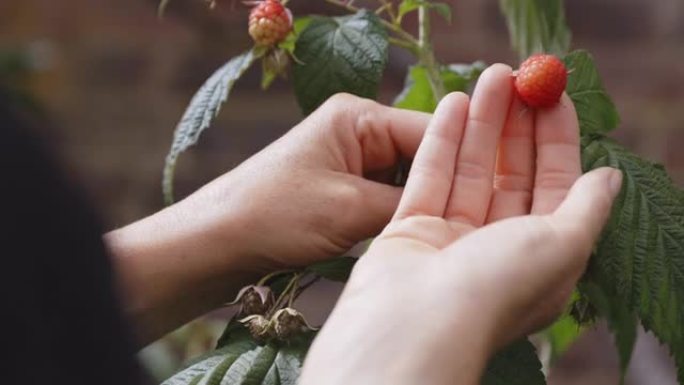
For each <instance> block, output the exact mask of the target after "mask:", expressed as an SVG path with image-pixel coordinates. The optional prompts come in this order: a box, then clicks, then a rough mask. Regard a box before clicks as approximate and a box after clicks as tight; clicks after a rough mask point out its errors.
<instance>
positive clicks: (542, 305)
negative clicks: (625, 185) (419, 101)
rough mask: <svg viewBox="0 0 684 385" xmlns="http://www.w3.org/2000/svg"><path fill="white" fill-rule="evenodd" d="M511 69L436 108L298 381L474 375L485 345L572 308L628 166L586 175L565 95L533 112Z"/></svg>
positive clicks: (498, 70)
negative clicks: (385, 217) (394, 200)
mask: <svg viewBox="0 0 684 385" xmlns="http://www.w3.org/2000/svg"><path fill="white" fill-rule="evenodd" d="M511 79H512V76H511V69H510V68H509V67H507V66H504V65H494V66H492V67H490V68H489V69H487V70H486V71H485V72H484V73H483V74H482V76H481V78H480V80H479V82H478V85H477V87H476V89H475V91H474V94H473V97H472V100H469V99H468V97H467V96H466V95H464V94H460V93H455V94H451V95H448V96H447V97H445V98H444V100H442V102H441V103H440V104H439V106H438V108H437V111H436V112H435V114H434V117H433V118H432V120H431V121H430V124H429V126H428V128H427V131H426V133H425V137H424V139H423V141H422V143H421V145H420V148H419V149H418V152H417V154H416V156H415V159H414V162H413V165H412V168H411V172H410V174H409V178H408V181H407V184H406V187H405V190H404V194H403V196H402V198H401V201H400V203H399V206H398V209H397V211H396V212H395V214H394V216H393V218H392V220H391V222H390V223H389V224H388V226H387V227H386V228H385V229H384V231H383V232H382V233H381V235H380V236H378V237H377V238H376V239H375V240H374V242H373V243H372V244H371V247H370V249H369V250H368V252H367V253H366V255H364V257H363V258H362V259H361V261H360V262H359V263H358V264H357V266H356V268H355V270H354V272H353V274H352V277H351V279H350V281H349V283H348V285H347V288H346V289H345V292H344V293H343V295H342V297H341V299H340V301H339V302H338V305H337V307H336V308H335V310H334V311H333V314H332V315H331V317H330V319H329V320H328V323H327V324H326V326H325V327H324V328H323V330H322V331H321V333H320V335H319V337H318V339H317V340H316V342H315V343H314V346H313V347H312V349H311V352H310V354H309V358H307V362H306V365H305V370H304V376H303V378H304V381H303V382H302V383H304V384H308V383H315V382H316V381H315V380H316V378H317V376H318V374H319V373H320V370H319V369H316V368H318V367H323V368H327V369H326V370H327V372H326V374H325V375H326V376H327V377H326V378H327V379H328V380H329V382H328V383H331V384H334V383H350V382H349V381H356V383H390V381H392V382H391V383H406V384H411V383H431V384H439V383H445V384H446V383H476V382H477V381H478V379H479V375H480V371H481V370H482V367H483V366H484V364H485V363H486V360H487V357H488V356H489V355H490V354H491V353H493V352H494V351H495V350H496V349H498V348H500V347H502V346H503V345H505V344H507V343H508V342H511V341H512V340H513V339H516V338H519V337H520V336H522V335H524V334H526V333H529V332H531V331H533V330H535V329H537V328H539V327H540V326H543V325H544V324H546V323H548V322H549V321H551V320H552V319H553V318H554V317H555V316H557V315H558V313H559V312H560V310H561V309H562V308H563V307H564V305H565V304H566V301H567V300H568V298H569V295H570V293H571V291H572V288H573V286H574V285H575V283H576V281H577V280H578V279H579V277H580V275H581V274H582V272H583V270H584V268H585V266H586V262H587V260H588V257H589V255H590V253H591V250H592V246H593V244H594V242H595V240H596V238H597V237H598V235H599V233H600V231H601V229H602V227H603V225H604V223H605V221H606V219H607V217H608V215H609V212H610V208H611V205H612V201H613V199H614V197H615V195H616V194H617V193H618V191H619V189H620V186H621V175H620V174H619V172H618V171H615V170H612V169H601V170H597V171H594V172H591V173H589V174H587V175H585V176H583V177H581V178H579V177H580V174H581V167H580V151H579V128H578V123H577V117H576V113H575V110H574V107H573V105H572V102H571V101H570V99H569V98H568V97H567V96H566V95H564V96H563V98H562V99H561V101H560V103H559V104H558V105H557V106H555V107H553V108H550V109H544V110H538V111H534V110H530V109H528V108H526V107H525V106H524V105H523V104H522V103H521V102H520V101H519V100H518V98H517V97H516V96H515V93H514V91H513V88H512V81H511ZM578 178H579V180H578ZM330 346H334V347H335V348H334V349H335V350H334V351H331V349H332V348H330ZM347 348H348V350H349V351H347ZM351 351H355V352H356V355H358V356H360V357H361V358H358V359H357V358H354V357H355V356H354V355H353V354H350V352H351ZM396 352H412V354H411V355H410V357H408V358H405V357H404V358H402V357H397V354H396ZM342 357H345V358H342ZM335 365H337V367H338V369H336V370H333V371H332V373H331V371H330V369H329V368H330V367H331V366H335ZM373 367H382V368H383V369H382V370H377V369H373ZM350 375H352V377H350Z"/></svg>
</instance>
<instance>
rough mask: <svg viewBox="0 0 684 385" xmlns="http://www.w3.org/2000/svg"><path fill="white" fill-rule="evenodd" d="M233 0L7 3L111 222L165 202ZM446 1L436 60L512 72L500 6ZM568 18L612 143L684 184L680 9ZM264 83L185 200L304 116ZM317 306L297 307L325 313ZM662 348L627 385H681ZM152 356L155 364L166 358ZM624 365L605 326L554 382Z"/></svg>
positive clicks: (635, 3) (607, 375) (187, 183)
mask: <svg viewBox="0 0 684 385" xmlns="http://www.w3.org/2000/svg"><path fill="white" fill-rule="evenodd" d="M219 2H220V0H219ZM228 3H229V0H224V4H220V5H221V6H220V7H219V9H218V11H216V12H209V11H207V9H206V7H205V6H204V4H203V2H202V1H200V0H172V1H171V6H170V8H169V12H168V14H167V17H166V18H165V20H164V21H163V22H160V21H159V20H158V19H157V18H156V14H155V12H156V10H155V7H156V4H155V2H154V1H153V0H116V1H113V0H62V1H56V0H3V1H1V2H0V52H2V51H15V52H20V53H22V54H25V55H27V57H28V58H30V63H31V73H30V75H29V76H28V77H26V78H24V79H23V80H22V81H21V83H22V85H23V86H24V87H25V89H27V90H29V92H30V93H31V94H32V95H34V97H35V98H36V100H38V102H39V104H40V105H41V106H42V108H43V109H44V111H45V114H46V116H47V117H48V119H49V120H50V121H51V122H53V124H52V125H50V126H49V128H47V129H46V131H48V132H46V133H45V134H46V136H47V137H50V138H52V139H51V140H53V141H54V144H55V146H56V147H57V148H58V149H59V150H60V152H61V153H62V155H63V157H64V158H65V162H66V164H67V165H68V167H67V168H68V171H69V172H70V174H71V175H72V176H73V177H74V178H75V179H77V180H79V181H80V182H81V183H82V184H83V185H84V186H85V188H86V189H87V190H88V192H89V193H90V196H91V197H92V200H93V202H94V203H95V204H96V205H97V206H98V207H99V208H100V209H101V211H102V213H103V216H104V218H105V221H106V224H107V226H108V228H113V227H116V226H120V225H123V224H126V223H128V222H130V221H133V220H135V219H137V218H140V217H142V216H145V215H147V214H150V213H152V212H154V211H155V210H158V209H159V208H160V207H161V193H160V187H159V182H160V175H161V168H162V164H163V159H164V155H165V154H166V151H167V149H168V147H169V145H170V141H171V134H172V131H173V128H174V126H175V123H176V122H177V120H178V118H179V117H180V115H181V113H182V111H183V109H184V107H185V105H186V103H187V102H188V100H189V99H190V97H191V96H192V94H193V92H194V90H195V89H196V88H197V87H198V86H199V85H200V84H201V83H202V82H203V80H204V79H205V78H206V77H207V76H208V75H209V74H210V73H211V72H212V71H213V70H214V69H215V68H217V67H218V66H219V65H220V64H222V63H223V62H225V61H226V60H227V59H228V58H229V57H231V55H233V54H236V53H239V52H241V51H242V50H244V49H246V48H247V47H249V45H250V42H249V40H248V36H247V34H246V27H245V20H246V13H247V11H246V10H245V9H244V7H241V6H239V5H238V6H236V7H235V9H234V10H231V7H230V5H229V4H228ZM450 3H451V4H452V7H453V14H454V20H453V24H452V25H447V24H446V23H444V22H442V21H437V20H436V21H435V47H436V50H437V56H438V57H439V58H440V60H441V61H443V62H445V63H448V62H472V61H475V60H484V61H486V62H488V63H493V62H497V61H501V62H507V63H511V64H515V55H513V53H512V52H511V51H510V50H509V48H508V47H509V45H508V37H507V34H506V30H505V26H504V23H503V21H502V19H501V17H500V16H499V13H498V8H497V7H498V5H497V4H498V1H495V0H479V1H478V0H460V1H451V2H450ZM291 8H292V10H293V11H294V13H295V14H304V13H308V12H312V11H313V12H328V11H330V8H328V7H327V6H325V5H324V3H323V1H309V2H305V1H302V0H293V1H292V2H291ZM567 13H568V20H569V24H570V25H571V27H572V29H573V32H574V46H575V47H581V48H586V49H589V50H590V51H591V52H592V53H593V54H594V56H595V58H596V61H597V64H598V66H599V69H600V71H601V74H602V76H603V78H604V82H605V85H606V88H607V89H608V90H609V92H610V93H611V95H613V97H614V100H615V102H616V104H617V106H618V109H619V110H620V113H621V116H622V125H621V127H620V129H619V130H618V131H617V132H616V133H615V135H614V136H615V137H617V138H618V139H619V140H620V141H621V142H622V143H624V144H625V145H627V146H629V147H630V148H631V149H633V150H634V151H636V152H637V153H639V154H641V155H643V156H646V157H648V158H650V159H652V160H654V161H658V162H662V163H664V164H665V165H666V167H667V169H668V170H669V171H670V173H671V175H672V176H673V177H674V179H675V180H676V181H677V182H678V183H680V184H681V183H684V152H683V151H682V150H681V147H682V144H684V108H683V107H684V66H682V62H683V59H684V2H682V1H681V0H658V1H652V0H571V1H567ZM409 24H410V22H409ZM390 63H391V64H390V68H389V69H388V71H387V73H386V76H385V80H384V83H383V89H382V96H381V99H382V100H383V101H385V102H389V101H391V99H392V96H393V95H395V94H396V93H397V92H398V91H399V90H400V89H401V85H402V83H403V79H404V76H405V68H406V65H407V64H410V63H411V58H410V57H409V56H407V55H406V54H405V53H403V52H401V51H399V50H392V53H391V59H390ZM258 82H259V73H258V71H252V72H250V73H249V74H248V75H247V77H246V78H244V79H242V80H241V81H240V82H239V83H238V84H237V86H236V89H235V92H234V94H233V97H232V98H231V100H230V102H229V103H228V104H227V105H226V107H225V108H224V109H223V111H222V113H221V116H220V119H218V120H217V122H216V123H215V124H214V126H213V127H212V128H211V129H210V130H208V131H207V133H206V134H205V135H204V136H203V137H202V139H201V141H200V143H199V145H198V146H197V147H196V148H194V149H193V150H192V151H190V152H189V153H187V154H186V155H184V156H183V157H182V158H181V162H180V167H179V170H178V176H177V185H178V190H177V191H178V192H179V195H184V194H187V193H189V192H191V191H193V190H194V189H196V188H197V187H198V186H200V185H202V184H203V183H205V182H207V181H209V180H211V179H212V178H214V177H216V176H218V175H220V174H221V173H222V172H225V171H227V170H229V169H231V168H232V167H234V166H235V165H236V164H238V163H239V162H240V161H242V160H243V159H245V158H246V157H248V156H249V155H251V154H253V153H254V152H255V151H258V150H259V149H260V148H262V147H264V146H265V145H266V144H267V143H269V142H270V141H272V140H273V139H274V138H276V137H278V136H279V135H281V134H283V133H284V132H286V131H287V130H288V129H289V128H290V127H292V126H293V125H294V124H295V123H296V122H297V121H298V120H300V119H301V115H300V113H299V109H298V107H297V106H296V103H295V101H294V100H293V97H292V93H291V89H290V85H289V84H287V83H283V82H280V83H278V84H276V85H275V87H274V88H273V89H272V90H271V91H270V92H268V93H263V92H261V91H260V90H259V87H258ZM322 290H326V289H324V288H323V289H322ZM328 290H333V289H329V288H328ZM328 290H326V291H328ZM333 291H334V290H333ZM318 302H319V300H317V299H316V298H312V299H310V300H309V301H305V303H304V304H303V305H302V306H304V307H309V308H315V309H317V310H318V313H321V307H320V306H319V304H318ZM328 302H329V301H328ZM656 346H657V344H656V343H654V342H653V341H651V340H649V339H642V340H640V343H639V347H638V349H637V352H636V356H635V362H634V365H633V367H632V370H631V374H630V381H631V382H630V383H631V384H644V385H646V384H648V385H651V384H656V385H661V384H663V385H666V384H670V383H673V382H672V381H673V380H672V372H671V368H669V366H668V365H669V364H670V363H669V361H668V360H667V359H666V356H665V355H664V354H663V353H662V351H658V353H655V354H654V353H652V352H651V350H653V349H656ZM155 349H156V350H155V352H156V353H151V355H152V356H155V357H156V356H158V355H163V354H162V353H159V351H161V350H163V349H157V348H155ZM159 360H161V359H157V358H155V359H153V360H152V361H154V362H157V361H159ZM616 366H617V362H616V359H615V355H614V352H613V351H612V347H611V345H610V337H609V336H607V335H606V334H605V332H603V331H602V329H599V330H597V331H593V332H591V333H590V334H588V335H587V336H585V338H583V339H582V341H580V343H579V344H578V345H577V346H575V348H573V349H572V351H571V352H570V353H569V355H568V357H566V359H564V360H563V361H562V362H561V366H560V368H559V369H558V370H556V371H555V372H554V374H553V376H552V381H551V383H552V384H556V385H561V384H597V385H598V384H610V383H615V378H616V373H617V371H616ZM160 370H161V371H163V369H160Z"/></svg>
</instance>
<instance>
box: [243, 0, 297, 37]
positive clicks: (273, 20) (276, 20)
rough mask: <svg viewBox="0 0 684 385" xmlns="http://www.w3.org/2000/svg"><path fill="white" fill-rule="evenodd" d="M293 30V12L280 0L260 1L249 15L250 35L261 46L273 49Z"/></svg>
mask: <svg viewBox="0 0 684 385" xmlns="http://www.w3.org/2000/svg"><path fill="white" fill-rule="evenodd" d="M291 30H292V12H290V10H289V9H287V8H285V6H284V5H283V4H282V3H281V2H280V1H278V0H263V1H260V2H259V3H258V4H257V5H256V6H255V7H254V8H252V11H251V12H250V14H249V35H250V36H252V39H254V42H255V43H256V44H257V45H260V46H266V47H273V46H274V45H276V44H278V43H280V42H281V41H283V40H285V37H287V35H288V34H289V33H290V31H291Z"/></svg>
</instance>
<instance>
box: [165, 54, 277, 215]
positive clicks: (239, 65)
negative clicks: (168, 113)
mask: <svg viewBox="0 0 684 385" xmlns="http://www.w3.org/2000/svg"><path fill="white" fill-rule="evenodd" d="M262 55H263V51H260V50H257V49H252V50H250V51H248V52H246V53H244V54H242V55H240V56H237V57H234V58H233V59H231V60H230V61H229V62H228V63H226V64H224V65H223V66H222V67H221V68H219V69H218V70H217V71H216V72H214V74H213V75H211V77H210V78H209V79H208V80H207V81H206V82H205V83H204V84H203V85H202V87H200V89H199V90H198V91H197V93H196V94H195V96H193V98H192V100H191V101H190V105H188V108H187V109H186V110H185V113H184V114H183V117H182V118H181V121H180V122H179V123H178V126H176V130H175V132H174V134H173V143H172V144H171V150H170V151H169V154H168V155H167V156H166V164H165V165H164V176H163V180H162V190H163V192H164V201H165V202H166V204H171V203H173V175H174V171H175V169H176V162H177V161H178V157H179V156H180V154H181V153H182V152H183V151H185V150H187V149H188V148H189V147H190V146H192V145H193V144H195V143H197V140H198V139H199V137H200V134H202V131H204V130H205V129H206V128H207V127H209V125H211V122H212V120H213V119H214V118H215V117H216V116H217V115H218V113H219V110H220V108H221V104H223V103H224V102H225V101H226V100H228V96H229V95H230V91H231V89H232V88H233V84H235V81H236V80H238V79H239V78H240V76H242V74H244V73H245V71H247V69H248V68H249V67H250V66H251V65H252V63H254V61H255V60H256V59H258V58H259V57H261V56H262Z"/></svg>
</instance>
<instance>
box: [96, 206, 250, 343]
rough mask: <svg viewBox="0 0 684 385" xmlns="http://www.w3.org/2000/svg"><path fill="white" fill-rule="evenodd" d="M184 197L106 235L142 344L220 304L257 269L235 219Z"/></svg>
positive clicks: (246, 281) (124, 295)
mask: <svg viewBox="0 0 684 385" xmlns="http://www.w3.org/2000/svg"><path fill="white" fill-rule="evenodd" d="M200 204H201V202H200V201H195V200H186V201H181V202H179V203H177V204H175V205H173V206H170V207H168V208H166V209H164V210H162V211H160V212H158V213H156V214H154V215H152V216H149V217H147V218H144V219H142V220H140V221H138V222H135V223H133V224H131V225H128V226H126V227H123V228H121V229H118V230H115V231H112V232H110V233H108V234H106V235H105V236H104V240H105V242H106V243H107V245H108V247H109V249H110V252H111V255H112V259H113V262H114V267H115V269H116V270H117V273H118V274H117V277H118V282H119V285H120V288H121V291H122V297H123V306H124V309H125V311H126V313H127V314H128V316H129V318H130V319H131V321H132V322H133V323H134V325H135V326H136V329H137V330H138V334H139V339H140V340H141V342H142V343H146V342H149V341H152V340H153V339H155V338H157V337H160V336H161V335H163V334H165V333H166V332H169V331H171V330H173V329H174V328H175V327H178V326H180V325H182V324H183V323H185V322H187V321H190V320H191V319H193V318H194V317H196V316H199V315H201V314H203V313H205V312H207V311H209V310H212V309H214V308H216V307H218V306H220V305H221V304H222V303H224V302H227V301H228V300H230V299H232V296H233V295H234V294H235V293H236V292H237V290H238V289H239V288H240V287H242V286H243V285H245V284H247V283H249V281H250V280H253V279H257V278H258V276H259V273H258V272H257V271H256V270H255V269H253V268H252V266H250V265H249V263H247V262H246V260H248V259H249V255H248V251H247V250H246V248H244V247H243V246H242V242H241V240H242V239H243V238H244V237H243V236H242V234H241V232H242V230H241V227H240V226H239V224H238V223H237V219H235V220H233V219H232V218H231V219H226V218H223V221H218V220H215V218H212V217H211V215H210V214H209V215H208V214H207V211H209V210H207V208H206V207H201V206H200Z"/></svg>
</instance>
